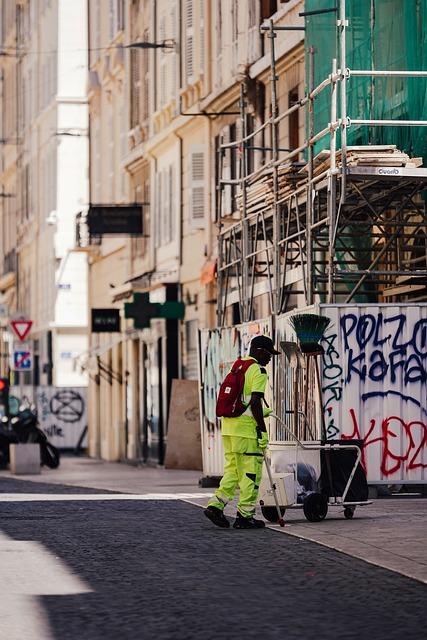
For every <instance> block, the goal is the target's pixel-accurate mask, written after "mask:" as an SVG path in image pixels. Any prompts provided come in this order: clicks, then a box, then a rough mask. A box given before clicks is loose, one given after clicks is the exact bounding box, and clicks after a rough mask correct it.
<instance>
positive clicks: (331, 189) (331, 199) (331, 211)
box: [327, 58, 344, 304]
mask: <svg viewBox="0 0 427 640" xmlns="http://www.w3.org/2000/svg"><path fill="white" fill-rule="evenodd" d="M336 72H337V60H336V58H334V59H333V60H332V77H334V76H335V75H336ZM331 89H332V93H331V122H330V124H331V144H330V168H329V175H328V192H327V203H328V204H327V206H328V219H329V259H328V262H329V266H328V291H327V301H328V303H329V304H330V303H332V302H333V301H334V269H335V242H334V240H335V238H334V236H335V216H336V195H337V194H336V188H337V178H336V149H337V134H336V128H335V123H336V120H337V85H336V82H332V84H331ZM342 184H344V183H342Z"/></svg>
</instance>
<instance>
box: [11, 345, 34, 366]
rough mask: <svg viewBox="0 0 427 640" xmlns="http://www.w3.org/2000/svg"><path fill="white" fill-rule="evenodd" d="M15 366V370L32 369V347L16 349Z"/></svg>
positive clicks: (14, 354)
mask: <svg viewBox="0 0 427 640" xmlns="http://www.w3.org/2000/svg"><path fill="white" fill-rule="evenodd" d="M13 368H14V370H15V371H31V370H32V368H33V354H32V353H31V350H30V349H27V348H25V349H14V351H13Z"/></svg>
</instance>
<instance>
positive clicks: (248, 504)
mask: <svg viewBox="0 0 427 640" xmlns="http://www.w3.org/2000/svg"><path fill="white" fill-rule="evenodd" d="M242 360H253V362H254V363H253V365H251V366H250V367H249V368H248V369H247V371H246V373H245V384H244V388H243V402H244V404H249V402H250V400H251V395H252V393H254V392H258V393H264V392H265V388H266V386H267V380H268V376H267V371H266V369H265V368H264V367H261V366H260V365H259V364H258V362H257V361H256V360H255V358H252V357H251V356H247V357H245V358H242ZM270 413H271V410H270V409H268V408H264V414H265V415H266V416H267V415H269V414H270ZM221 427H222V442H223V445H224V456H225V465H224V475H223V478H222V480H221V483H220V485H219V487H218V489H217V490H216V491H215V494H214V495H213V496H212V498H211V500H210V501H209V504H208V506H209V507H216V508H217V509H221V510H223V509H224V507H225V505H226V504H227V503H228V502H229V501H230V500H232V499H233V498H234V494H235V491H236V488H237V486H239V488H240V499H239V502H238V505H237V510H238V512H239V513H240V514H241V515H242V516H243V517H245V518H250V517H252V516H253V515H254V513H255V507H256V501H257V498H258V490H259V485H260V482H261V474H262V463H263V455H262V451H261V449H260V448H259V446H258V436H257V431H256V421H255V418H254V417H253V415H252V411H251V409H250V407H248V409H246V411H245V412H244V413H243V414H242V415H241V416H238V417H237V418H221Z"/></svg>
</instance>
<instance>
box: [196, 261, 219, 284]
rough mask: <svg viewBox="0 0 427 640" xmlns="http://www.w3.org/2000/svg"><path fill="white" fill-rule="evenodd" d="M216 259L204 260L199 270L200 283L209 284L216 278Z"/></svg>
mask: <svg viewBox="0 0 427 640" xmlns="http://www.w3.org/2000/svg"><path fill="white" fill-rule="evenodd" d="M216 264H217V261H216V260H206V262H205V264H204V265H203V267H202V269H201V271H200V284H204V285H206V284H210V283H211V282H214V281H215V278H216Z"/></svg>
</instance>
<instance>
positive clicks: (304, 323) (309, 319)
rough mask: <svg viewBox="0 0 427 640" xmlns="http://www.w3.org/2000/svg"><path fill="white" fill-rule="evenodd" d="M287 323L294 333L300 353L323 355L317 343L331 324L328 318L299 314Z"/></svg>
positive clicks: (313, 314)
mask: <svg viewBox="0 0 427 640" xmlns="http://www.w3.org/2000/svg"><path fill="white" fill-rule="evenodd" d="M288 322H289V324H290V325H291V327H292V329H293V330H294V331H295V333H296V336H297V338H298V341H299V345H300V349H301V351H302V353H313V354H315V353H318V354H320V353H323V347H322V346H321V345H320V344H319V341H320V340H321V339H322V337H323V334H324V332H325V329H326V327H327V326H328V325H329V324H330V322H331V320H330V318H325V316H318V315H316V314H315V313H300V314H298V315H295V316H291V317H290V318H289V319H288Z"/></svg>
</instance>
